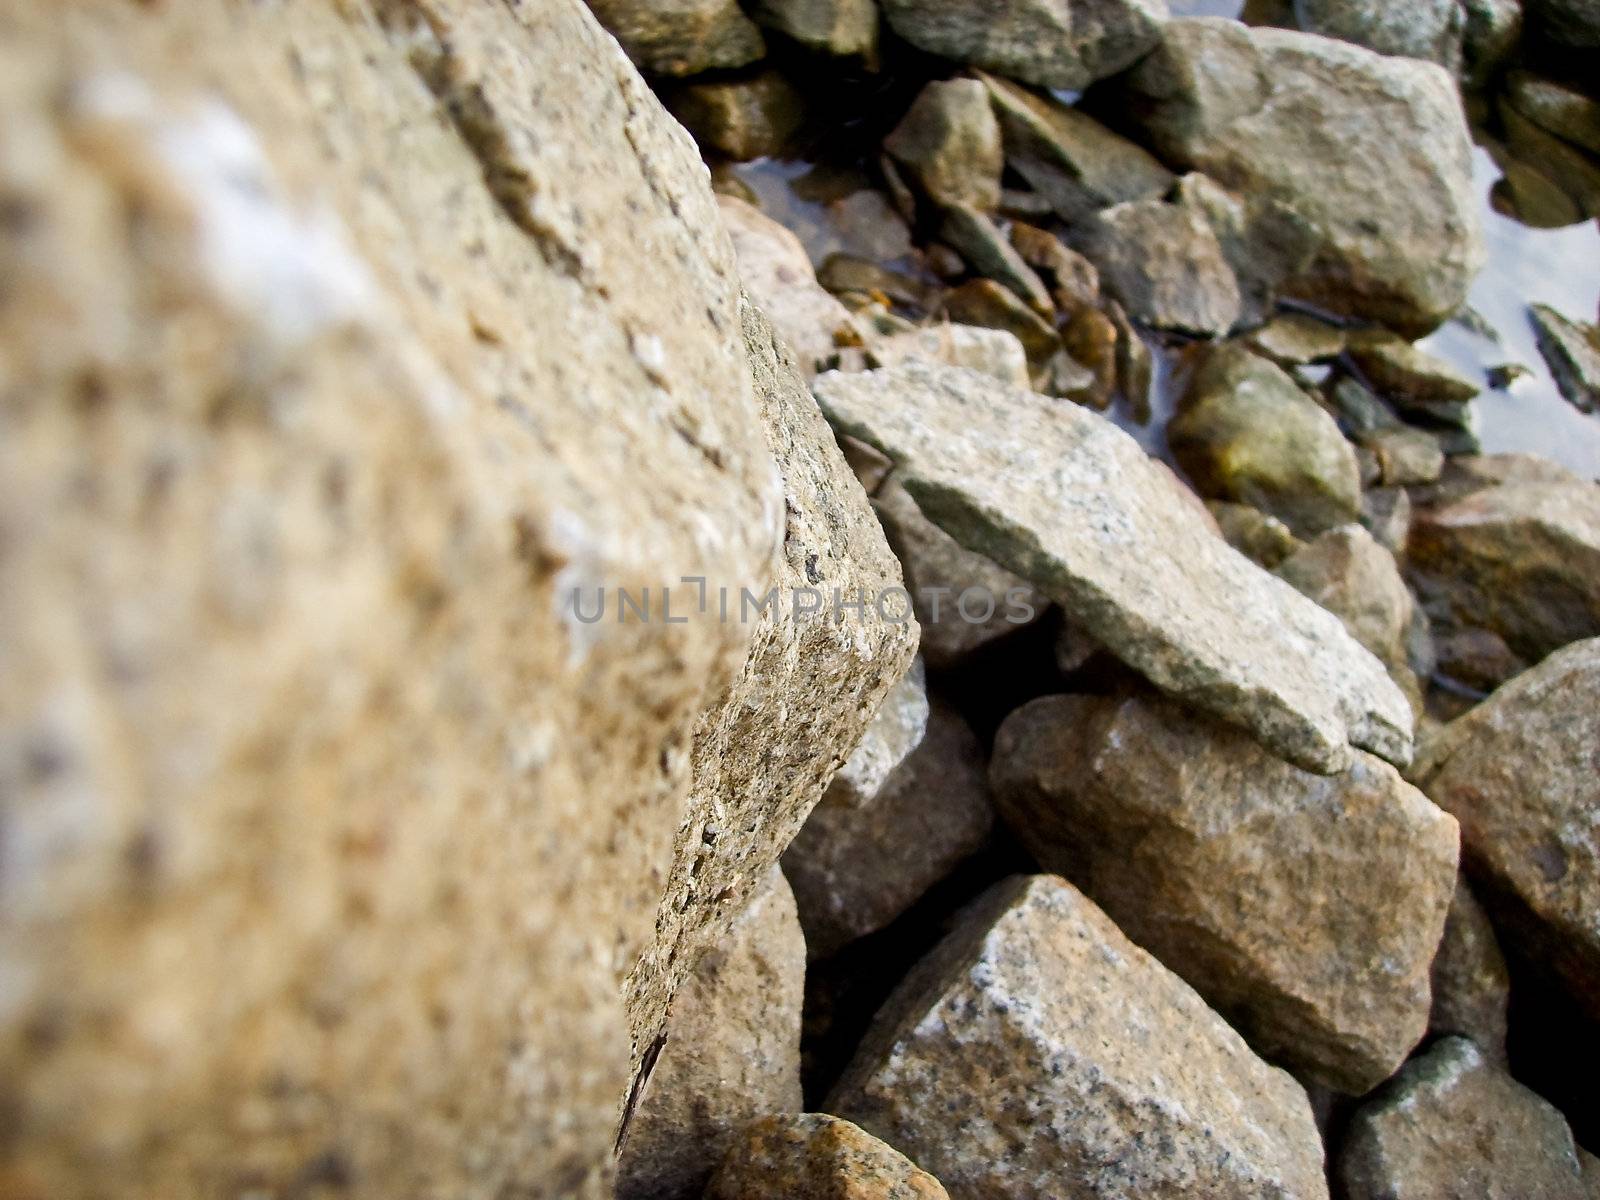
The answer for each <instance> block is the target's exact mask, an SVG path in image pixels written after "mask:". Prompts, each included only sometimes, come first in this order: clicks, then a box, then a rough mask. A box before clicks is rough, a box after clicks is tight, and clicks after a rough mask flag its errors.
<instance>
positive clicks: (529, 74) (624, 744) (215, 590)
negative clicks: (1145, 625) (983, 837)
mask: <svg viewBox="0 0 1600 1200" xmlns="http://www.w3.org/2000/svg"><path fill="white" fill-rule="evenodd" d="M65 17H66V13H65V10H63V9H61V8H60V7H59V6H40V5H33V4H25V3H5V4H3V5H0V25H3V28H4V36H3V37H0V45H3V46H4V50H3V51H0V56H3V57H4V59H5V62H4V65H3V67H0V79H3V80H4V84H3V85H0V123H3V124H4V127H5V130H6V132H5V135H4V137H5V141H6V144H7V145H8V147H9V146H14V145H19V144H23V143H19V142H16V141H15V140H14V138H15V137H22V138H24V140H25V143H26V145H28V146H30V147H32V149H31V150H29V151H28V152H27V153H26V154H24V155H21V156H12V155H9V154H8V155H5V156H0V157H4V162H3V163H0V195H3V197H4V205H3V206H4V208H5V210H6V211H7V212H10V213H16V212H18V211H26V212H28V213H29V214H31V217H30V219H29V221H27V222H26V223H25V227H15V226H12V227H10V232H9V233H8V235H7V237H6V239H5V240H4V246H3V248H0V258H3V272H4V276H5V278H6V289H5V295H6V298H5V300H4V301H3V302H0V345H3V350H0V357H3V358H4V360H5V363H6V367H5V373H6V376H7V386H6V388H5V391H4V399H3V400H0V408H3V411H4V416H3V418H0V420H3V423H4V426H5V430H6V433H5V437H4V438H3V439H0V460H3V466H0V527H3V528H4V529H5V536H4V538H0V556H3V559H4V561H3V565H0V612H3V614H4V628H5V629H6V631H7V633H6V637H5V638H4V639H0V658H3V659H4V669H3V670H0V691H3V699H0V726H3V730H0V777H3V778H4V779H5V780H6V781H7V782H6V784H5V785H4V790H5V791H6V795H7V799H6V814H5V823H6V827H7V828H6V834H5V843H6V852H5V854H6V866H5V876H6V880H5V889H6V899H5V904H4V906H3V908H0V973H3V974H4V976H5V978H6V979H7V981H8V983H7V985H6V1003H5V1006H4V1010H3V1012H0V1072H3V1074H4V1077H5V1079H6V1081H7V1086H6V1093H7V1095H6V1102H5V1108H6V1112H7V1117H6V1125H7V1138H6V1145H5V1147H4V1150H3V1151H0V1154H3V1165H0V1176H3V1184H0V1188H3V1190H6V1191H10V1192H13V1193H19V1194H22V1195H31V1196H40V1195H42V1196H69V1195H70V1196H75V1197H84V1198H86V1200H90V1198H93V1200H99V1198H100V1197H109V1196H128V1195H136V1196H137V1195H148V1196H187V1195H198V1194H208V1193H216V1194H226V1195H236V1194H248V1193H250V1192H265V1193H271V1194H277V1195H288V1194H291V1193H292V1192H294V1191H295V1190H297V1189H298V1190H303V1191H316V1190H319V1189H325V1188H328V1187H334V1186H337V1188H338V1189H339V1190H340V1191H342V1192H343V1193H345V1194H348V1195H350V1196H352V1197H358V1198H364V1197H392V1196H396V1195H448V1196H460V1195H474V1194H479V1195H496V1194H517V1195H521V1196H526V1197H530V1198H544V1197H557V1196H559V1197H563V1198H565V1197H583V1198H585V1200H589V1198H596V1197H601V1196H607V1195H609V1194H610V1186H609V1179H608V1178H607V1175H608V1172H609V1170H610V1163H611V1150H612V1145H613V1141H614V1137H615V1134H616V1130H617V1126H618V1121H619V1118H620V1116H621V1110H622V1108H623V1105H624V1102H625V1098H626V1096H627V1094H628V1091H629V1085H630V1081H631V1078H632V1077H633V1068H634V1067H636V1066H637V1065H638V1063H639V1062H640V1061H641V1060H642V1059H643V1058H644V1056H645V1054H646V1052H647V1050H648V1049H649V1047H650V1046H651V1045H652V1044H653V1041H654V1038H655V1035H656V1032H657V1030H658V1029H659V1028H660V1024H659V1023H660V1021H661V1020H662V1018H664V1016H665V1009H666V1005H667V1002H668V1000H669V998H670V996H671V994H672V992H673V990H674V989H675V987H676V986H677V983H678V981H679V980H681V978H682V976H683V973H684V972H685V971H686V970H687V968H688V966H689V964H690V963H691V962H692V961H693V960H694V958H695V956H696V955H697V954H698V952H699V950H700V949H701V948H702V947H703V945H704V944H706V943H707V942H711V941H715V940H716V939H717V938H718V937H720V935H721V933H722V932H723V930H724V929H725V928H726V925H727V922H728V921H729V920H730V919H731V918H732V916H733V915H734V913H735V912H736V911H737V910H738V906H739V904H740V903H741V902H742V899H743V897H744V895H745V894H746V891H747V888H748V887H749V886H750V885H752V884H753V883H754V882H756V881H758V880H759V879H760V878H761V877H762V876H764V875H765V874H766V871H767V870H768V869H769V867H770V865H771V863H772V861H773V860H774V859H775V857H776V855H777V853H778V850H779V847H780V846H781V844H782V841H786V840H787V837H788V832H790V831H792V829H794V828H797V827H798V825H799V823H800V821H801V819H802V818H803V816H804V810H805V809H808V808H809V807H810V805H811V804H812V803H813V802H814V801H815V799H816V798H817V797H818V796H820V794H821V791H822V787H823V784H824V783H825V781H826V778H827V776H828V775H829V774H830V773H831V771H832V769H833V767H834V766H835V765H836V764H837V763H838V762H839V761H841V760H842V759H843V758H844V756H845V754H846V752H847V750H848V748H849V747H850V746H851V745H852V744H853V743H854V741H855V740H856V738H857V737H858V736H859V732H860V730H861V728H862V727H863V726H864V724H865V721H866V719H867V715H868V714H869V713H870V712H871V711H872V710H873V709H874V708H875V707H876V706H877V704H878V703H879V701H880V699H881V696H882V695H883V693H884V692H886V691H887V689H888V687H889V686H890V684H891V683H892V682H893V681H894V679H895V678H897V677H898V676H899V675H900V674H901V673H902V672H903V670H904V667H905V664H906V663H907V662H908V661H909V658H910V655H911V648H912V645H911V644H912V642H913V641H914V633H913V632H911V631H909V630H899V631H895V632H892V633H890V632H882V631H875V630H870V629H869V630H867V631H865V633H863V632H862V631H860V630H855V631H851V639H850V640H848V641H847V640H846V639H845V638H844V637H842V636H839V635H837V633H836V632H826V633H825V632H824V631H823V630H820V629H819V630H812V629H811V628H810V627H807V629H806V631H805V637H806V638H812V637H819V636H821V637H825V638H826V639H827V640H824V641H816V642H812V641H809V640H807V641H803V642H797V641H795V640H792V639H791V638H790V637H789V636H788V634H787V633H786V632H782V631H772V630H766V629H762V628H757V627H754V626H750V627H747V626H741V625H739V624H737V623H734V622H729V623H727V624H723V623H721V622H720V621H716V620H711V619H705V618H699V619H691V620H690V621H689V622H687V623H685V624H679V623H677V622H676V620H675V621H674V622H673V623H671V624H668V623H666V622H665V621H662V620H651V621H648V622H647V621H644V620H633V619H630V620H628V621H626V622H618V621H616V620H615V619H610V620H607V621H605V622H603V623H599V622H597V623H594V624H590V623H588V622H587V621H584V620H580V619H578V618H579V614H578V613H576V612H575V611H574V610H573V608H572V607H571V606H570V605H569V603H568V600H569V598H570V596H571V594H572V591H573V589H574V588H577V587H580V586H581V587H585V588H594V587H597V586H600V585H604V586H606V587H607V588H608V589H615V588H618V587H626V588H628V589H631V590H632V591H633V593H634V594H635V595H636V596H637V595H638V594H639V591H640V589H641V588H643V587H646V586H648V587H650V588H652V589H659V588H660V587H662V586H663V585H664V583H666V582H670V581H675V580H677V579H678V578H679V577H680V576H682V575H685V574H692V575H703V576H705V577H707V579H708V580H711V581H715V582H716V583H717V584H721V585H727V586H730V587H732V588H733V589H735V591H737V589H739V588H741V587H748V588H751V589H753V590H756V591H758V592H759V591H762V590H764V589H765V588H766V587H768V586H771V585H772V584H773V583H775V582H777V581H778V580H779V579H787V578H788V575H787V574H783V573H782V572H787V571H788V570H789V564H788V561H787V560H786V559H783V558H782V557H781V555H782V547H783V545H784V544H785V542H786V538H785V534H786V532H787V534H788V538H787V543H788V544H789V545H790V546H791V547H793V548H794V549H795V550H797V551H798V552H800V553H801V554H802V556H805V555H815V556H816V558H817V561H818V564H819V569H821V570H822V571H823V572H824V573H825V574H826V575H827V577H828V578H829V579H830V581H831V580H832V579H835V578H837V579H839V580H841V581H845V580H848V579H851V578H852V577H858V578H859V579H860V580H861V581H862V583H863V584H864V585H866V586H877V585H879V584H886V583H889V582H893V581H898V579H899V572H898V568H897V567H896V565H895V564H894V562H893V559H892V558H891V557H890V556H889V553H888V549H887V547H886V546H885V545H884V544H883V542H882V536H881V532H880V531H879V530H878V527H877V525H876V522H875V521H874V520H873V519H872V517H871V514H870V511H869V510H868V509H867V507H866V504H865V498H864V496H861V495H860V493H859V492H858V491H857V490H856V485H855V483H854V481H853V480H851V479H849V477H848V475H847V474H844V473H843V472H844V470H845V468H844V465H843V462H842V460H839V459H838V458H837V449H836V447H835V446H834V442H833V438H832V436H831V434H830V433H829V431H828V430H827V428H826V427H825V426H824V425H822V424H821V422H820V418H819V417H818V416H817V413H816V410H815V408H814V406H813V405H812V403H811V401H810V400H809V398H807V396H806V393H805V389H804V387H803V385H802V384H801V383H800V382H799V381H798V380H794V379H793V378H792V375H790V376H788V377H787V378H788V379H790V380H791V383H783V382H781V381H780V378H779V373H778V372H777V371H776V369H775V368H773V367H772V366H771V365H770V363H769V364H768V365H766V366H762V365H760V364H757V363H753V362H752V353H753V349H752V345H753V343H752V342H751V341H748V340H747V339H746V337H745V336H743V335H744V333H745V330H746V326H745V323H744V321H743V320H742V317H741V310H740V305H739V290H738V279H737V274H736V271H735V266H734V259H733V256H732V252H731V249H730V247H729V245H728V242H727V240H726V237H725V235H724V234H723V232H722V231H721V228H720V224H719V222H718V221H717V218H716V212H715V209H714V207H713V202H712V198H711V195H710V192H709V190H708V188H707V185H706V173H705V170H704V167H703V165H702V163H701V162H700V160H699V156H698V154H697V153H696V151H695V149H694V147H693V146H692V144H690V142H689V141H688V139H687V138H685V137H684V135H683V133H682V131H681V130H680V129H679V128H678V127H677V126H676V125H675V124H674V123H673V122H672V121H671V120H670V119H668V118H667V117H666V115H665V114H664V113H663V112H662V110H661V108H660V107H659V105H657V103H656V102H655V100H654V99H653V98H652V97H651V95H650V93H649V90H648V89H647V88H646V86H645V85H644V83H643V81H642V80H641V79H640V78H639V77H638V75H637V73H636V72H635V71H634V69H633V68H632V67H631V66H630V65H629V64H628V63H627V61H626V59H625V58H624V56H623V55H622V53H621V52H620V51H619V50H618V49H617V48H616V46H615V44H614V42H613V41H612V39H611V38H610V37H608V36H607V35H606V34H605V33H604V32H603V30H602V29H601V28H600V26H599V25H598V24H596V23H595V22H594V20H593V18H592V17H591V16H590V14H589V13H588V12H587V10H585V9H584V8H583V7H582V6H581V5H579V4H576V3H574V2H572V0H547V2H544V3H540V4H522V5H518V6H509V5H498V4H494V5H484V4H476V3H457V2H454V0H404V2H401V3H391V4H385V5H383V6H382V9H381V19H380V17H379V15H375V14H374V12H373V11H372V10H371V9H370V7H369V6H366V5H362V4H339V5H329V4H326V3H322V2H320V0H286V2H285V3H281V4H275V5H273V6H270V7H266V8H263V7H261V6H256V5H248V4H247V5H240V4H233V3H224V2H222V0H192V2H190V3H184V4H180V5H172V4H167V5H156V6H150V5H85V6H82V7H79V8H74V10H73V11H72V13H71V19H70V20H68V19H65ZM24 168H25V169H24ZM135 212H136V213H137V214H138V217H137V219H136V220H133V221H131V222H130V214H132V213H135ZM642 262H646V263H649V264H650V286H649V287H641V286H639V280H640V264H641V263H642ZM44 314H47V316H46V317H45V319H43V320H41V316H42V315H44ZM768 345H769V347H770V339H768ZM769 357H770V355H769ZM86 388H87V389H88V390H87V391H86V390H85V389H86ZM79 401H83V403H80V402H79ZM780 460H781V463H780ZM813 467H815V468H816V469H817V473H816V474H814V475H813V474H808V472H809V471H810V470H811V469H812V468H813ZM835 467H837V472H838V473H835ZM89 480H92V481H93V483H92V485H91V486H89V487H87V488H85V487H84V486H81V485H82V484H83V483H84V481H89ZM824 511H825V512H826V517H827V520H826V523H824V522H823V521H822V515H823V513H824ZM786 527H787V528H786ZM796 565H797V566H799V565H800V564H796ZM610 595H611V596H612V597H613V598H614V595H615V593H614V591H613V592H610ZM679 598H680V597H679V596H677V595H675V596H674V603H675V604H676V603H677V601H678V599H679ZM679 611H680V612H682V611H683V610H681V609H680V610H679ZM655 615H657V616H659V615H660V611H659V608H658V609H656V613H655ZM767 648H771V649H772V650H774V651H775V653H774V655H773V658H778V659H780V660H781V659H783V658H784V656H788V659H790V660H792V661H793V662H794V663H796V664H799V663H801V662H803V663H804V671H803V672H802V671H800V670H799V669H798V665H797V666H796V668H795V669H794V670H793V671H789V672H787V673H786V672H784V671H782V670H779V669H777V667H776V666H775V665H774V663H773V658H769V657H763V651H764V650H765V649H767ZM747 662H748V663H749V664H752V665H747V666H744V667H742V666H741V664H746V663H747ZM724 698H727V707H724ZM785 706H788V707H789V708H791V709H792V710H793V713H794V714H795V715H794V716H792V717H791V716H790V715H789V713H788V712H787V711H786V707H785ZM726 733H732V734H737V735H738V741H737V742H736V745H737V746H748V747H749V749H750V754H751V757H749V758H746V757H744V756H742V755H741V754H740V753H736V752H729V751H727V750H726V747H723V746H720V745H718V742H717V739H718V738H719V737H722V736H724V735H725V734H726ZM790 737H793V738H794V739H796V741H795V742H794V743H793V744H790V743H788V741H787V739H788V738H790ZM757 755H759V756H760V760H759V762H766V763H770V764H772V771H773V773H772V774H771V775H763V774H761V771H760V769H758V767H759V762H758V760H757V759H756V757H755V756H757ZM28 764H32V765H31V766H30V765H28ZM724 789H726V791H724ZM727 797H737V799H738V804H737V805H735V806H731V807H732V810H733V812H732V815H733V817H734V818H737V819H739V820H740V821H741V822H742V825H741V829H740V831H738V832H732V833H730V831H729V830H728V829H726V828H724V827H722V826H720V825H719V824H718V823H719V822H720V821H723V820H726V819H728V817H727V816H726V815H724V814H723V813H721V812H718V811H716V809H717V807H718V806H719V805H722V804H723V803H724V800H725V799H726V798H727ZM67 814H75V815H72V816H71V819H70V820H65V821H63V820H62V819H61V818H63V817H64V816H65V815H67ZM786 814H787V815H786ZM786 827H787V828H786ZM708 829H710V830H711V831H712V833H713V838H712V841H711V842H708V841H707V840H706V836H705V835H706V832H707V830H708ZM745 829H748V830H751V831H753V832H751V833H749V834H746V833H745V832H743V830H745ZM680 837H681V838H682V840H681V841H679V840H678V839H679V838H680ZM780 839H781V840H780ZM712 842H714V843H715V844H714V845H713V844H712ZM697 864H698V865H697ZM690 878H698V879H701V880H704V881H705V884H706V886H704V887H702V888H701V889H700V890H697V891H692V892H691V891H689V890H688V889H687V888H684V887H681V886H680V883H681V882H682V881H684V880H687V879H690ZM658 917H661V918H662V919H661V924H660V927H659V929H658V927H657V919H658ZM658 939H660V940H659V941H658ZM647 954H648V956H649V957H650V958H651V960H652V962H651V965H650V966H648V967H645V968H642V969H641V971H640V972H639V973H638V974H637V976H636V977H635V979H634V981H633V986H632V988H631V990H629V991H628V992H627V995H626V999H625V1000H624V999H623V986H622V985H623V981H624V978H625V977H626V976H627V975H628V973H629V971H630V969H631V968H632V967H634V966H635V964H637V963H639V962H640V960H641V957H642V956H646V955H647ZM175 955H176V957H175ZM625 1005H626V1007H625ZM27 1031H34V1032H33V1033H29V1032H27ZM40 1031H43V1033H44V1034H45V1036H44V1037H43V1038H42V1040H41V1037H40V1036H37V1034H38V1033H39V1032H40ZM630 1043H632V1046H631V1049H632V1055H631V1057H632V1059H633V1061H632V1062H631V1063H630Z"/></svg>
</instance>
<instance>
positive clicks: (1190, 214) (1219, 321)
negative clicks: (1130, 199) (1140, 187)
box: [1075, 200, 1241, 337]
mask: <svg viewBox="0 0 1600 1200" xmlns="http://www.w3.org/2000/svg"><path fill="white" fill-rule="evenodd" d="M1075 243H1076V245H1077V247H1078V249H1079V250H1081V251H1083V253H1084V255H1085V257H1087V258H1088V259H1089V261H1090V262H1092V263H1094V265H1095V266H1096V267H1097V268H1099V271H1100V279H1101V281H1102V282H1103V283H1104V285H1105V287H1106V290H1107V291H1108V292H1110V293H1111V294H1112V295H1113V296H1115V297H1116V298H1117V299H1119V300H1121V301H1122V303H1123V305H1124V306H1125V307H1126V308H1127V311H1128V315H1129V316H1131V317H1132V318H1133V319H1134V320H1136V321H1140V322H1142V323H1144V324H1146V325H1153V326H1155V327H1156V328H1158V329H1176V330H1180V331H1182V332H1186V333H1195V334H1203V335H1206V336H1211V337H1220V336H1222V335H1224V334H1226V333H1227V332H1228V331H1229V330H1230V329H1232V328H1233V326H1234V324H1235V322H1237V321H1238V320H1239V314H1240V304H1241V300H1240V296H1239V281H1238V279H1237V278H1235V276H1234V273H1233V268H1232V267H1231V266H1229V264H1228V260H1227V258H1226V257H1224V255H1223V252H1222V244H1221V243H1220V242H1219V241H1218V240H1217V235H1216V233H1215V232H1214V231H1213V230H1212V228H1211V225H1210V223H1209V222H1208V221H1207V220H1206V219H1205V218H1204V217H1203V216H1201V215H1200V214H1199V213H1197V212H1195V211H1194V210H1193V209H1190V208H1185V207H1183V206H1182V205H1179V204H1168V203H1165V202H1163V201H1159V200H1146V201H1141V202H1137V203H1131V204H1119V205H1116V206H1115V207H1113V208H1108V209H1105V210H1103V211H1102V212H1100V213H1097V214H1096V215H1095V217H1094V218H1093V219H1092V220H1090V221H1088V222H1086V223H1085V224H1084V225H1083V227H1082V228H1081V230H1080V231H1078V233H1077V236H1076V238H1075Z"/></svg>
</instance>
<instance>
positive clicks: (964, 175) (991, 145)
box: [883, 79, 1005, 212]
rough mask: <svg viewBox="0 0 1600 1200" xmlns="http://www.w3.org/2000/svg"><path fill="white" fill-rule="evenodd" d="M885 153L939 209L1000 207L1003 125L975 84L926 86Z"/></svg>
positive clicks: (886, 141) (891, 136)
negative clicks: (887, 153)
mask: <svg viewBox="0 0 1600 1200" xmlns="http://www.w3.org/2000/svg"><path fill="white" fill-rule="evenodd" d="M883 148H884V149H885V150H886V151H888V152H889V154H890V156H891V157H892V158H894V160H895V161H896V162H899V163H901V164H902V165H904V167H905V168H906V170H907V171H908V172H909V173H910V175H911V177H912V178H913V179H915V180H916V181H917V184H918V186H920V187H921V189H922V191H923V193H924V194H925V195H926V196H927V197H928V198H929V199H930V200H932V201H933V202H934V204H936V205H939V206H941V207H945V206H949V205H952V204H965V205H969V206H971V207H972V208H975V209H978V210H979V211H980V212H993V211H994V210H995V208H996V207H997V206H998V205H999V203H1000V171H1001V168H1002V167H1003V166H1004V165H1005V164H1004V160H1003V157H1002V152H1001V147H1000V124H999V122H998V121H996V119H995V115H994V109H993V108H992V107H991V106H990V104H989V98H988V91H987V89H986V88H985V87H984V86H983V84H981V83H979V82H978V81H977V80H975V79H951V80H948V81H945V82H934V83H930V84H928V85H927V87H925V88H923V89H922V91H921V92H920V93H919V94H918V95H917V98H916V100H914V101H913V102H912V104H911V108H910V109H909V110H908V111H907V112H906V115H905V116H904V117H903V118H902V119H901V121H900V124H898V125H896V126H895V127H894V130H893V131H892V132H891V133H890V134H889V136H888V137H887V138H885V139H884V142H883Z"/></svg>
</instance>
